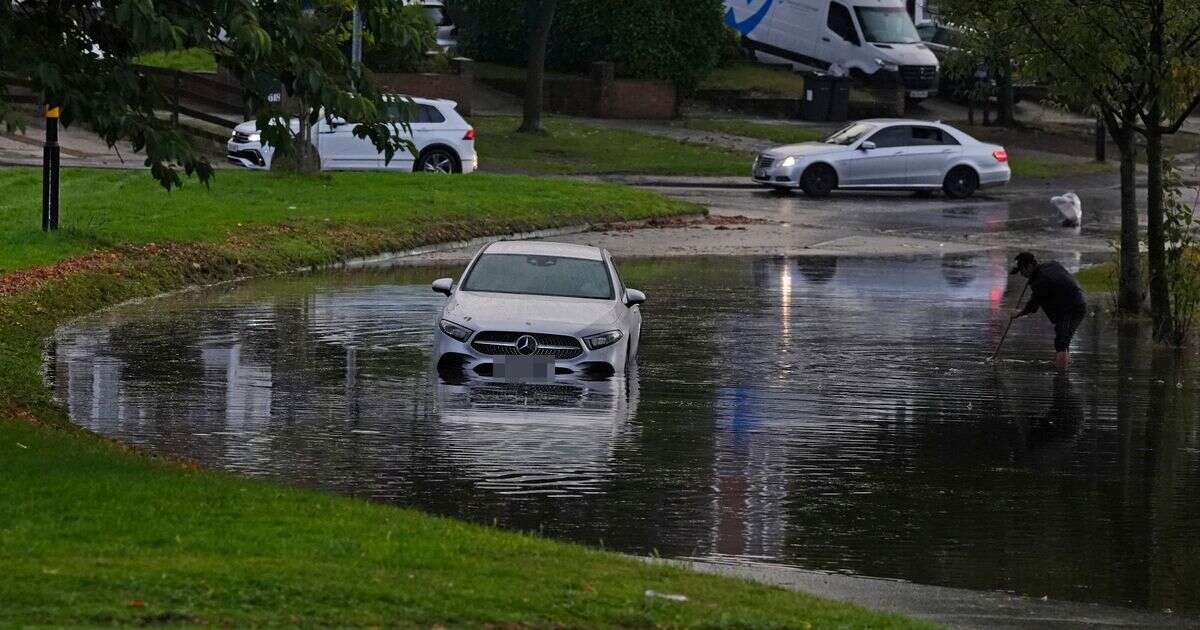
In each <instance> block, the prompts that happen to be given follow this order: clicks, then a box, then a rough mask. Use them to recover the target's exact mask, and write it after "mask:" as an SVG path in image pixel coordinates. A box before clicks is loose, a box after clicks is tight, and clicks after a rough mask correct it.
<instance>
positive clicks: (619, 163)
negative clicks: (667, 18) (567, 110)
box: [471, 116, 753, 175]
mask: <svg viewBox="0 0 1200 630" xmlns="http://www.w3.org/2000/svg"><path fill="white" fill-rule="evenodd" d="M471 122H472V123H473V124H474V125H475V128H476V129H477V130H478V131H479V138H478V140H476V146H477V147H478V148H479V155H480V161H481V164H482V165H483V168H484V169H485V170H487V169H498V170H509V171H520V172H524V173H540V174H593V173H637V174H645V175H745V174H746V168H747V166H746V165H747V164H749V163H750V161H751V160H752V159H753V155H751V154H749V153H743V152H741V151H731V150H728V149H722V148H719V147H714V146H708V145H699V144H688V143H685V142H680V141H678V140H674V139H671V138H664V137H661V136H655V135H651V134H647V133H638V132H635V131H625V130H621V129H610V128H604V127H598V126H595V125H590V124H588V123H586V122H581V121H577V120H572V119H570V118H565V117H551V118H549V119H547V120H545V128H546V130H547V131H548V132H549V133H548V134H547V135H536V134H527V133H517V127H518V126H519V125H520V119H518V118H516V117H514V116H479V117H475V118H473V119H472V120H471Z"/></svg>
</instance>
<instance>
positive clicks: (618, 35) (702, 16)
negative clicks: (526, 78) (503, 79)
mask: <svg viewBox="0 0 1200 630" xmlns="http://www.w3.org/2000/svg"><path fill="white" fill-rule="evenodd" d="M459 4H460V5H461V10H462V11H463V12H464V13H465V14H467V15H468V16H469V17H468V18H467V19H465V20H464V21H463V23H462V25H461V27H460V28H461V29H462V35H461V40H462V45H463V47H464V50H465V51H466V52H467V54H468V56H473V57H475V58H476V59H478V60H480V61H491V62H496V63H503V64H510V65H524V64H525V63H526V52H527V46H528V23H529V21H528V16H527V14H526V6H527V5H526V3H524V2H521V3H519V4H518V7H517V8H515V9H514V6H513V5H514V4H515V3H514V2H513V0H461V1H460V2H459ZM726 38H727V33H726V29H725V25H724V21H723V12H722V3H721V0H654V1H651V0H643V1H642V2H629V1H628V0H559V3H558V10H557V11H556V13H555V15H554V26H553V28H552V29H551V32H550V43H549V46H548V48H547V51H546V67H547V69H549V70H556V71H560V72H575V73H583V72H587V71H588V68H589V66H590V65H591V64H592V63H593V62H596V61H611V62H613V64H614V65H615V66H616V72H617V76H620V77H629V78H639V79H661V80H666V81H671V82H673V83H675V85H676V86H678V87H679V88H681V89H683V90H691V89H693V88H695V87H696V85H697V84H698V83H699V82H700V79H701V78H703V77H704V76H705V75H707V74H708V72H709V71H711V70H712V69H713V68H715V67H716V66H717V65H718V63H720V61H721V53H722V45H723V42H725V41H727V39H726Z"/></svg>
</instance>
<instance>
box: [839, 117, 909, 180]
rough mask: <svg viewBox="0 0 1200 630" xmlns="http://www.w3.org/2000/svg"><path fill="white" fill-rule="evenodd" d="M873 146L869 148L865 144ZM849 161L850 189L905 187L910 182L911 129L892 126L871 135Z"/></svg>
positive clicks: (905, 126)
mask: <svg viewBox="0 0 1200 630" xmlns="http://www.w3.org/2000/svg"><path fill="white" fill-rule="evenodd" d="M867 142H870V143H874V144H875V147H874V148H871V149H867V148H864V147H863V144H865V143H867ZM863 144H859V148H858V150H857V151H856V152H855V153H854V155H853V156H852V157H851V158H850V159H849V162H850V181H849V183H847V184H846V185H847V186H880V187H883V186H903V185H905V183H906V182H907V181H908V180H907V177H908V172H907V171H908V166H907V164H906V161H907V160H906V158H907V155H906V154H907V152H908V151H909V149H911V148H912V147H911V146H910V145H911V144H912V126H911V125H893V126H891V127H884V128H883V129H880V130H879V131H876V132H875V133H874V134H871V136H870V137H868V138H867V139H866V140H864V141H863Z"/></svg>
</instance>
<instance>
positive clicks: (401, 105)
mask: <svg viewBox="0 0 1200 630" xmlns="http://www.w3.org/2000/svg"><path fill="white" fill-rule="evenodd" d="M387 108H388V109H387V113H388V120H389V121H391V123H392V133H393V134H396V135H397V136H398V137H400V138H401V139H404V140H410V141H412V143H413V144H415V145H417V147H418V152H419V151H420V143H419V142H417V138H416V133H415V132H416V129H417V124H418V123H417V121H418V120H419V118H420V115H421V114H420V111H419V108H418V107H417V106H416V104H414V103H412V102H409V101H407V100H404V101H399V100H394V101H390V102H389V103H388V105H387ZM402 120H409V121H411V122H409V128H408V129H405V128H404V126H403V125H402V124H401V123H400V121H402ZM383 158H384V156H383V154H382V153H380V152H378V151H376V152H375V159H376V161H377V162H378V164H379V168H382V169H387V170H389V171H411V170H412V169H413V162H414V161H416V156H414V155H413V154H412V153H411V152H410V151H409V150H408V148H407V147H401V148H400V149H399V150H397V151H396V154H395V155H393V156H392V161H391V162H388V163H387V164H384V159H383Z"/></svg>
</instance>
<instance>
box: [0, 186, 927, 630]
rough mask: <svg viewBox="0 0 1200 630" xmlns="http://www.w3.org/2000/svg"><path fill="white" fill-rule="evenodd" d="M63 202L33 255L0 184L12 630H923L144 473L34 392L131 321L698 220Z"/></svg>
mask: <svg viewBox="0 0 1200 630" xmlns="http://www.w3.org/2000/svg"><path fill="white" fill-rule="evenodd" d="M63 193H64V194H63V201H64V203H63V212H64V215H63V216H64V225H66V226H68V227H69V231H64V233H63V234H61V235H57V236H53V237H40V236H39V235H38V234H37V233H36V219H37V200H38V188H37V181H36V179H35V178H33V177H31V175H30V172H29V171H27V170H0V200H3V201H0V204H4V205H3V206H2V207H0V215H3V216H0V237H2V238H3V241H0V242H2V243H3V247H2V248H0V256H2V258H0V260H3V264H4V265H5V268H6V269H8V270H9V272H8V273H6V274H2V275H0V496H3V497H4V501H0V566H3V567H4V570H5V575H4V579H3V580H0V602H3V603H4V605H3V606H0V625H3V626H8V625H29V624H39V625H109V624H147V623H155V624H160V623H175V624H198V625H199V624H202V625H218V624H219V625H230V626H244V625H251V624H264V625H265V624H272V625H277V624H289V625H291V624H296V623H305V624H311V625H385V624H386V625H389V626H392V625H400V626H431V625H453V626H462V625H470V626H478V625H509V624H519V625H532V626H568V627H595V626H651V625H666V626H678V625H696V626H718V625H721V626H740V627H805V626H808V625H811V626H816V627H831V626H836V627H921V626H922V625H923V624H917V623H914V622H910V621H906V620H904V619H901V618H898V617H895V616H888V615H878V614H874V613H869V612H865V611H862V610H860V609H857V608H854V607H851V606H846V605H842V604H835V603H832V602H828V601H823V600H818V599H815V598H811V597H807V596H804V595H799V594H795V593H790V592H785V591H781V590H777V589H771V588H766V587H761V586H756V585H752V584H749V583H745V582H740V581H735V580H728V579H721V578H715V577H709V576H701V575H697V574H692V573H687V572H683V571H680V570H677V569H672V568H668V567H663V566H651V565H648V564H645V563H642V562H639V561H636V560H630V559H627V558H623V557H621V556H617V555H614V554H610V553H606V552H601V551H597V550H590V549H586V548H583V547H580V546H576V545H567V544H560V543H554V542H549V541H546V540H542V539H539V538H536V537H532V536H526V535H520V534H515V533H507V532H501V531H497V530H493V529H490V528H485V527H479V526H473V525H467V524H463V523H459V522H454V521H450V520H446V519H441V518H434V517H429V516H426V515H423V514H419V513H417V512H414V511H409V510H400V509H394V508H390V507H386V506H380V505H374V504H370V503H367V502H363V501H357V500H351V499H344V498H339V497H335V496H331V495H328V494H324V493H319V492H311V491H305V490H298V489H290V488H282V487H277V486H273V485H270V484H266V483H261V482H257V481H253V480H249V479H245V478H241V477H237V476H234V475H229V474H222V473H214V472H208V471H203V470H197V469H195V468H194V467H190V466H187V465H185V464H183V463H180V462H175V461H167V460H161V459H157V458H153V457H149V456H146V455H143V454H140V453H138V452H134V451H131V450H129V449H126V448H124V447H122V446H120V445H119V444H114V443H111V442H108V441H106V440H103V439H100V438H98V437H96V436H94V435H91V434H89V433H86V432H84V431H82V430H78V429H74V428H72V427H71V425H69V424H68V423H67V421H66V419H65V418H64V417H63V415H62V410H61V409H60V408H58V407H57V406H55V405H53V404H51V402H50V400H49V398H48V395H47V392H46V389H45V387H44V386H43V385H42V384H41V382H40V378H39V375H38V369H39V365H40V358H41V357H40V352H41V344H42V340H43V339H44V338H45V337H46V336H47V335H48V334H50V333H51V332H52V331H53V329H54V327H55V326H56V325H57V324H59V323H61V322H62V321H64V320H65V319H67V318H70V317H72V316H75V315H79V314H83V313H87V312H90V311H93V310H96V309H98V308H101V307H104V306H107V305H111V304H114V303H117V302H120V301H123V300H127V299H131V298H135V297H139V296H146V295H151V294H154V293H158V292H161V291H164V290H168V289H173V288H178V287H181V286H184V285H187V284H194V283H206V282H214V281H218V280H223V279H229V278H231V277H233V276H236V275H243V274H264V273H271V272H278V271H285V270H289V269H293V268H296V267H299V266H304V265H313V264H319V263H323V262H329V261H333V260H337V259H339V258H344V257H347V256H352V255H362V254H368V253H373V252H378V251H382V250H387V249H397V248H405V247H412V246H415V245H419V244H422V243H428V242H431V241H439V240H447V239H453V238H465V237H469V236H475V235H480V234H483V233H487V232H492V233H494V232H503V231H510V230H516V229H531V228H539V227H542V228H544V227H552V226H556V225H564V224H568V223H579V222H581V221H589V220H593V221H601V220H614V219H634V218H646V217H652V216H659V215H666V214H673V213H680V212H692V211H695V208H694V207H693V206H690V205H688V204H683V203H679V202H674V201H669V200H666V199H664V198H661V197H658V196H655V195H652V194H648V193H644V192H638V191H633V190H627V189H623V188H617V187H608V186H598V187H597V186H585V185H579V184H574V183H570V182H553V181H538V182H530V181H529V180H526V179H523V178H514V177H497V176H493V177H478V178H465V179H463V180H452V179H441V178H433V177H420V176H413V177H395V176H392V175H382V176H381V175H373V174H346V175H337V176H334V177H330V178H321V179H315V180H310V179H298V178H294V177H272V176H264V175H259V174H253V173H238V174H232V173H221V175H220V177H219V179H218V181H217V182H216V183H215V185H214V188H213V189H212V190H204V189H203V188H201V187H198V186H189V187H188V188H186V189H185V190H183V191H176V192H173V193H170V194H168V193H166V192H163V191H161V190H159V189H157V188H156V187H155V185H154V184H153V183H152V182H151V181H150V180H149V178H148V177H147V176H146V175H145V174H144V173H122V172H111V171H74V170H71V171H67V172H66V173H64V178H63ZM92 248H104V251H102V252H99V253H97V252H92V251H91V250H92ZM80 254H85V257H84V258H80V257H79V255H80ZM50 263H54V266H49V267H47V266H45V265H47V264H50ZM33 265H43V266H42V267H41V268H38V269H30V267H31V266H33ZM647 589H653V590H656V591H660V592H667V593H682V594H685V595H687V596H688V597H689V599H688V601H686V602H672V601H664V600H659V599H647V598H646V597H645V595H644V592H645V590H647Z"/></svg>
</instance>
